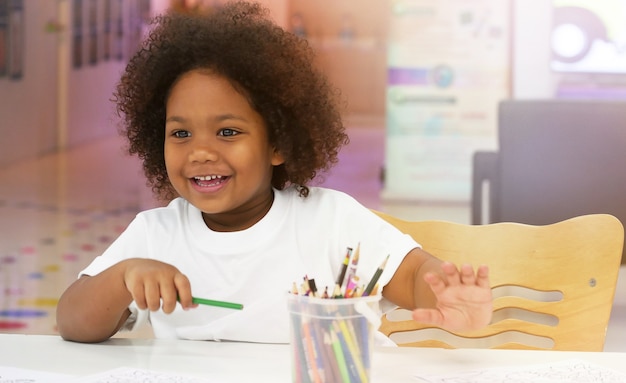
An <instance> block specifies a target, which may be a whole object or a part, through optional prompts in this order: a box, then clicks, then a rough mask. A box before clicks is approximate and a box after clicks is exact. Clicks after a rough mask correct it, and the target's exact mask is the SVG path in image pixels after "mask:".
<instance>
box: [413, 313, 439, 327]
mask: <svg viewBox="0 0 626 383" xmlns="http://www.w3.org/2000/svg"><path fill="white" fill-rule="evenodd" d="M411 316H412V317H413V320H414V321H416V322H419V323H422V324H432V325H435V326H441V325H442V324H443V315H442V314H441V312H440V311H439V310H435V309H415V310H413V312H412V314H411Z"/></svg>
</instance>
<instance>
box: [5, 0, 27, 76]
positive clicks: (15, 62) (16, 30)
mask: <svg viewBox="0 0 626 383" xmlns="http://www.w3.org/2000/svg"><path fill="white" fill-rule="evenodd" d="M8 37H9V43H8V61H9V67H8V69H9V77H11V78H12V79H14V80H18V79H21V78H22V76H23V75H24V1H23V0H10V1H9V36H8Z"/></svg>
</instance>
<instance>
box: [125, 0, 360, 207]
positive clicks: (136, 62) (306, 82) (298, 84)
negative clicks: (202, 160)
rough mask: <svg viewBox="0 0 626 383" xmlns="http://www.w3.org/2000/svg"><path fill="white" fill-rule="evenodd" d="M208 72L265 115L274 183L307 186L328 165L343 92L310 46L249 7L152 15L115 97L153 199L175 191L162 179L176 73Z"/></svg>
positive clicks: (339, 136)
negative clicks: (277, 159) (275, 161)
mask: <svg viewBox="0 0 626 383" xmlns="http://www.w3.org/2000/svg"><path fill="white" fill-rule="evenodd" d="M200 68H206V69H209V70H211V71H212V72H214V73H217V74H219V75H221V76H224V77H225V78H227V79H229V81H230V82H231V83H232V84H233V86H234V87H235V88H236V89H239V90H241V93H242V95H244V96H245V97H247V99H248V100H249V102H250V104H251V106H252V107H253V108H254V109H255V110H256V111H257V112H258V113H259V114H260V115H261V116H262V117H263V119H264V121H265V123H266V124H267V127H268V130H269V139H270V143H271V144H272V145H273V146H274V147H275V148H276V149H277V150H278V151H279V152H280V153H281V154H282V156H283V157H284V159H285V162H284V164H282V165H280V166H277V167H275V168H274V172H273V175H272V186H273V187H275V188H277V189H284V188H285V187H286V186H288V185H289V184H291V185H296V186H298V187H299V190H300V193H301V195H304V196H306V195H307V194H308V188H307V186H306V185H307V183H308V182H310V181H312V180H313V179H314V178H315V177H316V176H318V175H319V174H320V173H323V172H326V171H327V170H329V169H330V168H331V167H332V166H333V165H334V164H335V163H336V162H337V155H338V153H339V150H340V149H341V147H342V146H343V145H345V144H347V143H348V136H347V135H346V133H345V128H344V125H343V122H342V119H341V113H340V108H339V107H340V105H341V93H340V92H339V91H338V90H336V89H335V88H333V87H332V86H331V85H330V84H329V83H328V81H327V79H326V76H325V75H324V74H323V73H322V72H321V71H320V70H318V68H316V67H315V65H314V51H313V49H312V48H311V47H310V46H309V44H308V42H307V41H306V40H304V39H302V38H299V37H297V36H295V35H294V34H292V33H290V32H288V31H285V30H283V29H282V28H280V27H279V26H277V25H276V24H275V23H274V22H273V21H272V20H271V19H270V18H269V12H268V10H267V9H265V8H263V7H262V6H261V5H259V4H257V3H247V2H243V1H238V2H232V3H228V4H226V5H224V6H221V7H219V8H218V9H216V10H214V11H212V12H211V13H208V14H181V13H176V12H169V13H166V14H164V15H161V16H157V17H156V18H154V19H153V20H152V28H151V29H150V32H149V35H148V36H147V38H146V39H145V40H144V41H143V43H142V46H141V47H140V49H139V50H138V52H137V53H136V54H135V55H134V56H133V57H132V58H131V59H130V61H129V63H128V65H127V66H126V69H125V71H124V73H123V74H122V77H121V79H120V82H119V83H118V85H117V88H116V90H115V92H114V94H113V101H114V102H115V103H116V106H117V112H118V114H119V115H120V117H121V120H122V124H121V125H122V126H121V133H122V134H124V135H125V136H126V137H127V138H128V142H129V147H128V151H129V152H130V154H133V155H135V154H136V155H137V156H138V157H139V158H140V159H141V160H142V161H143V169H144V173H145V175H146V177H147V179H148V184H149V185H151V187H152V190H153V192H154V193H155V195H156V196H157V197H160V198H162V199H165V200H169V199H172V198H174V197H175V196H176V191H175V190H174V188H173V187H172V185H171V184H170V182H169V179H168V177H167V171H166V168H165V158H164V153H163V145H164V140H165V117H166V114H165V104H166V99H167V97H168V93H169V91H170V88H171V86H172V85H173V83H174V82H175V81H176V80H177V78H178V77H179V76H180V75H182V74H184V73H186V72H188V71H190V70H194V69H200Z"/></svg>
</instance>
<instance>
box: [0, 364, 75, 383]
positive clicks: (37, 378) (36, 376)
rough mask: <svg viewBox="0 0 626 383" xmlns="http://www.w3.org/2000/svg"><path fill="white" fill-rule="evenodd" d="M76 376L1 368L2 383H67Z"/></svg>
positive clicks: (0, 380)
mask: <svg viewBox="0 0 626 383" xmlns="http://www.w3.org/2000/svg"><path fill="white" fill-rule="evenodd" d="M72 379H74V376H71V375H64V374H56V373H52V372H44V371H37V370H27V369H23V368H16V367H7V366H0V383H39V382H41V383H44V382H45V383H66V382H68V381H70V380H72Z"/></svg>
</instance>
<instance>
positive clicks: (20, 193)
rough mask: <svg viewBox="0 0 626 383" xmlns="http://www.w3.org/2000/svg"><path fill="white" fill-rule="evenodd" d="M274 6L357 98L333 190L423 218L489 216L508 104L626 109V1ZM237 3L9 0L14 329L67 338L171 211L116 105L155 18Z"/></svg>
mask: <svg viewBox="0 0 626 383" xmlns="http://www.w3.org/2000/svg"><path fill="white" fill-rule="evenodd" d="M259 2H260V3H262V4H264V5H265V6H267V7H268V8H269V10H270V12H271V15H272V17H273V18H274V20H275V21H276V22H277V23H278V24H279V25H281V26H283V27H284V28H286V29H288V30H290V31H292V32H293V33H296V34H298V35H300V36H302V37H303V38H306V39H307V40H308V41H309V43H310V44H311V46H312V47H313V48H314V49H315V51H316V52H317V56H316V64H317V65H319V67H320V68H321V69H322V70H324V71H325V72H326V73H327V75H328V77H329V78H330V80H331V82H333V83H334V84H335V85H336V86H337V87H338V88H339V89H341V92H342V95H343V97H344V99H345V101H346V106H345V109H344V110H343V115H344V119H345V122H346V126H347V129H348V134H349V135H350V138H351V142H350V144H349V145H347V146H346V147H345V148H344V150H343V151H342V152H341V154H340V162H339V164H338V165H337V166H336V167H335V168H334V169H333V170H332V171H331V172H330V173H328V174H326V175H324V177H322V178H320V179H319V180H317V181H316V182H317V183H318V184H320V185H323V186H328V187H332V188H336V189H340V190H343V191H346V192H348V193H350V194H351V195H353V196H354V197H355V198H357V199H358V200H359V201H360V202H362V203H363V204H364V205H365V206H367V207H370V208H373V209H378V210H383V211H387V212H389V213H392V214H395V215H397V216H400V217H403V218H406V219H414V220H420V219H446V220H452V221H456V222H461V223H469V222H470V221H471V217H470V211H471V198H472V192H471V188H472V158H473V155H474V153H476V152H477V151H496V150H498V105H499V103H500V102H501V101H505V100H618V101H619V100H623V99H624V98H626V49H625V48H626V0H532V1H529V0H472V1H466V0H404V1H403V0H359V1H351V0H315V1H312V0H259ZM222 3H223V1H217V0H213V1H207V0H205V1H202V0H196V1H189V0H188V1H182V0H50V1H48V0H0V331H9V332H31V333H55V331H56V330H55V323H54V307H55V306H56V302H57V300H58V296H59V295H60V294H61V292H62V291H63V290H64V289H65V288H66V287H67V285H69V284H70V283H71V282H72V281H73V280H74V279H75V278H76V275H77V273H78V271H79V270H81V269H82V268H83V267H84V266H85V265H86V264H88V263H89V262H90V261H91V260H92V259H93V257H95V256H97V255H98V254H100V253H101V252H102V251H103V250H104V249H105V248H106V247H107V246H108V245H109V244H110V243H111V242H112V241H113V240H114V239H115V237H116V236H117V235H118V234H119V233H120V232H121V231H122V230H124V227H125V226H126V225H127V224H128V222H130V220H131V219H132V218H133V217H134V215H135V214H136V213H137V212H138V211H140V210H144V209H147V208H150V207H154V206H158V205H160V204H162V202H161V201H157V200H155V199H154V198H153V196H152V195H151V192H150V190H149V189H148V188H147V187H146V185H145V180H144V178H143V175H142V172H141V167H140V164H139V162H138V160H137V159H135V158H131V157H129V156H127V155H126V154H125V151H124V142H123V140H121V138H120V137H119V136H118V134H117V117H116V116H115V115H114V112H113V104H112V102H111V101H110V98H111V94H112V91H113V88H114V86H115V84H116V82H117V81H118V79H119V76H120V73H121V72H122V71H123V69H124V66H125V64H126V61H127V60H128V58H129V57H130V55H132V53H133V52H134V50H135V49H136V48H137V46H138V44H139V42H140V41H141V39H142V37H143V36H144V35H145V34H146V33H147V32H148V31H149V19H150V18H151V17H152V16H154V15H157V14H159V13H162V12H165V11H167V10H170V9H172V10H175V11H178V12H207V11H210V10H211V9H213V8H216V7H219V6H220V5H221V4H222ZM622 123H623V121H622ZM625 128H626V127H625ZM622 281H623V278H622V279H621V280H620V283H622ZM619 288H620V289H621V290H623V288H624V287H623V283H622V285H621V286H620V287H619ZM624 301H626V298H624V297H621V295H620V296H619V297H618V298H616V309H615V310H614V311H615V312H616V313H617V314H619V315H622V317H621V318H622V320H621V321H620V322H623V321H624V318H626V303H625V302H624ZM620 302H621V303H620ZM617 314H616V315H617ZM622 326H623V325H622ZM625 327H626V326H624V327H622V328H621V330H620V331H624V333H625V334H626V330H624V328H625ZM609 338H610V337H609Z"/></svg>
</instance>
